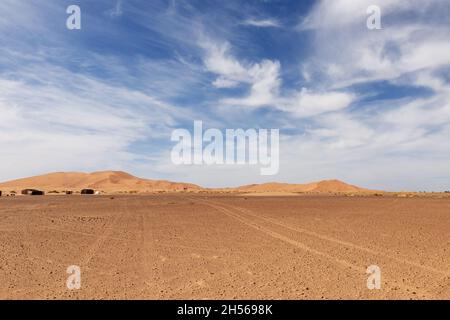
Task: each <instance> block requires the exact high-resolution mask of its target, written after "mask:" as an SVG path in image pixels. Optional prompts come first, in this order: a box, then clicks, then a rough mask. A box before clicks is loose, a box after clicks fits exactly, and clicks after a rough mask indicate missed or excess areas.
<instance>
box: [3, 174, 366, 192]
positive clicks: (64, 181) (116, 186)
mask: <svg viewBox="0 0 450 320" xmlns="http://www.w3.org/2000/svg"><path fill="white" fill-rule="evenodd" d="M26 188H34V189H39V190H43V191H47V192H48V191H53V190H56V191H63V190H80V189H83V188H92V189H95V190H100V191H105V192H118V191H128V192H129V191H137V192H155V191H168V192H171V191H184V190H187V191H200V190H203V191H212V192H217V191H222V192H245V193H268V194H269V193H270V194H283V193H295V192H297V193H298V192H324V193H327V192H364V191H369V190H366V189H363V188H360V187H357V186H354V185H350V184H347V183H345V182H342V181H339V180H325V181H319V182H313V183H308V184H287V183H264V184H254V185H247V186H242V187H238V188H226V189H206V188H202V187H200V186H197V185H194V184H189V183H177V182H170V181H165V180H148V179H141V178H138V177H135V176H132V175H131V174H128V173H126V172H122V171H99V172H93V173H81V172H56V173H50V174H46V175H41V176H35V177H30V178H24V179H18V180H13V181H8V182H4V183H0V190H4V191H5V192H10V191H12V190H14V191H16V192H20V190H22V189H26Z"/></svg>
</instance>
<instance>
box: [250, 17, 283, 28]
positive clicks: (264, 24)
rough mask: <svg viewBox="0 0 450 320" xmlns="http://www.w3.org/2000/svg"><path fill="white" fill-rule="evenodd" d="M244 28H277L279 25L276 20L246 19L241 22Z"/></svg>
mask: <svg viewBox="0 0 450 320" xmlns="http://www.w3.org/2000/svg"><path fill="white" fill-rule="evenodd" d="M242 25H244V26H252V27H259V28H279V27H281V23H280V22H279V21H278V20H276V19H246V20H244V21H243V22H242Z"/></svg>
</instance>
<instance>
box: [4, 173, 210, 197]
mask: <svg viewBox="0 0 450 320" xmlns="http://www.w3.org/2000/svg"><path fill="white" fill-rule="evenodd" d="M1 188H7V189H8V191H9V190H15V191H19V190H21V189H25V188H34V189H39V190H44V191H47V192H48V191H52V190H57V191H60V190H78V189H82V188H90V189H95V190H102V191H105V192H118V191H137V192H155V191H181V190H200V189H201V187H199V186H197V185H195V184H191V183H179V182H171V181H167V180H150V179H141V178H138V177H135V176H133V175H131V174H129V173H126V172H123V171H98V172H93V173H84V172H55V173H49V174H45V175H40V176H34V177H30V178H23V179H17V180H12V181H7V182H4V183H0V189H1Z"/></svg>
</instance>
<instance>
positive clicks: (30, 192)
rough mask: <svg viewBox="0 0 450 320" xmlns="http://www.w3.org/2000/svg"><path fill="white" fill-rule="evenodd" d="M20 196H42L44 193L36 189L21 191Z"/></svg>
mask: <svg viewBox="0 0 450 320" xmlns="http://www.w3.org/2000/svg"><path fill="white" fill-rule="evenodd" d="M22 194H23V195H27V196H43V195H44V194H45V192H44V191H40V190H36V189H24V190H22Z"/></svg>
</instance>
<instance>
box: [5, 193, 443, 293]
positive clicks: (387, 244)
mask: <svg viewBox="0 0 450 320" xmlns="http://www.w3.org/2000/svg"><path fill="white" fill-rule="evenodd" d="M449 230H450V198H449V197H442V198H433V197H427V198H424V197H416V198H398V197H390V196H384V197H372V196H366V197H342V196H326V195H311V196H297V197H295V196H290V197H282V196H276V197H271V196H261V197H246V196H236V195H219V194H217V195H214V194H210V195H204V194H188V193H186V194H158V195H114V196H80V195H73V196H44V197H33V196H28V197H27V196H17V197H8V198H6V197H3V198H1V199H0V231H1V232H0V284H1V286H0V298H2V299H450V232H449ZM70 265H77V266H79V267H80V268H81V288H80V289H79V290H68V289H67V287H66V280H67V277H68V276H69V275H68V274H67V273H66V269H67V267H68V266H70ZM370 265H377V266H379V267H380V269H381V277H382V286H381V289H379V290H377V289H374V290H369V289H368V288H367V284H366V283H367V278H368V274H366V268H367V267H368V266H370Z"/></svg>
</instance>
